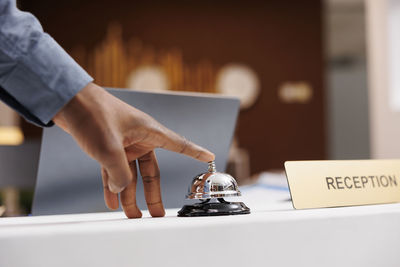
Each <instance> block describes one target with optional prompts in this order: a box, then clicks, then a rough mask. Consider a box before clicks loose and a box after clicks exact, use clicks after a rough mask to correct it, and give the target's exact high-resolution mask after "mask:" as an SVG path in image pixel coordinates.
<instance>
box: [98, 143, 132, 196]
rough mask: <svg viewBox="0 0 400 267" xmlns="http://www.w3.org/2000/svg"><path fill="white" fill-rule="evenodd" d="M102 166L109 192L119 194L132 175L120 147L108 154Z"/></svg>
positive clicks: (123, 151) (129, 181)
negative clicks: (106, 175) (106, 174)
mask: <svg viewBox="0 0 400 267" xmlns="http://www.w3.org/2000/svg"><path fill="white" fill-rule="evenodd" d="M102 165H103V167H104V168H105V169H106V171H107V173H108V176H109V177H108V187H109V189H110V191H111V192H113V193H120V192H121V191H122V190H124V189H125V187H127V186H128V184H130V183H131V181H132V173H131V170H130V168H129V163H128V159H127V157H126V154H125V150H124V149H123V148H122V146H121V148H119V149H116V150H114V151H113V152H111V153H108V157H107V160H106V161H105V163H103V164H102Z"/></svg>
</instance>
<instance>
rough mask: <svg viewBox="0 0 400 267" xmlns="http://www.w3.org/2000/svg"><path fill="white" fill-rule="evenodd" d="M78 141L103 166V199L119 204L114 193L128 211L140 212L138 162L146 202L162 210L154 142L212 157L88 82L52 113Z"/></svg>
mask: <svg viewBox="0 0 400 267" xmlns="http://www.w3.org/2000/svg"><path fill="white" fill-rule="evenodd" d="M54 122H55V123H56V124H57V125H58V126H60V127H61V128H63V129H64V130H65V131H66V132H68V133H69V134H71V135H72V136H73V137H74V139H75V140H76V142H77V143H78V144H79V146H80V147H81V148H82V149H83V150H84V151H85V152H86V153H87V154H89V155H90V156H91V157H92V158H94V159H95V160H97V161H98V162H99V163H100V165H101V166H102V178H103V186H104V200H105V202H106V205H107V206H108V208H110V209H112V210H114V209H118V206H119V203H118V193H121V204H122V207H123V209H124V212H125V214H126V216H128V217H129V218H140V217H141V216H142V213H141V211H140V210H139V209H138V207H137V205H136V181H137V169H136V162H137V163H138V164H139V170H140V173H141V175H142V177H143V184H144V193H145V198H146V203H147V207H148V208H149V211H150V214H151V215H152V216H154V217H160V216H164V215H165V211H164V206H163V203H162V200H161V188H160V171H159V168H158V164H157V159H156V155H155V153H154V149H155V148H164V149H167V150H171V151H174V152H177V153H182V154H185V155H187V156H190V157H192V158H195V159H197V160H200V161H204V162H208V161H212V160H214V158H215V156H214V154H213V153H211V152H210V151H208V150H206V149H204V148H202V147H200V146H198V145H195V144H193V143H191V142H189V141H187V140H186V139H185V138H183V137H181V136H179V135H178V134H176V133H175V132H173V131H171V130H169V129H167V128H166V127H164V126H163V125H161V124H160V123H158V122H157V121H156V120H154V119H153V118H152V117H150V116H149V115H147V114H146V113H144V112H142V111H140V110H138V109H136V108H134V107H132V106H130V105H128V104H126V103H125V102H123V101H121V100H119V99H118V98H116V97H114V96H112V95H110V94H109V93H108V92H106V91H105V90H104V89H102V88H101V87H99V86H97V85H95V84H93V83H90V84H88V85H87V86H86V87H85V88H84V89H82V91H80V92H79V93H78V94H77V95H76V96H75V97H74V98H73V99H72V100H71V101H70V102H69V103H68V104H67V105H66V106H65V107H64V108H63V109H62V110H61V111H60V112H59V113H58V114H57V115H56V116H55V117H54Z"/></svg>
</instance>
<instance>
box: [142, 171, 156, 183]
mask: <svg viewBox="0 0 400 267" xmlns="http://www.w3.org/2000/svg"><path fill="white" fill-rule="evenodd" d="M142 178H143V183H145V184H149V183H154V182H157V181H159V180H160V173H156V174H155V175H153V176H150V175H145V176H143V177H142Z"/></svg>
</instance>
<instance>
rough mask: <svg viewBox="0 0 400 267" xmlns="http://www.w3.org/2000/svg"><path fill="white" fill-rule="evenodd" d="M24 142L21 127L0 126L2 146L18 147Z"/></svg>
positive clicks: (0, 142)
mask: <svg viewBox="0 0 400 267" xmlns="http://www.w3.org/2000/svg"><path fill="white" fill-rule="evenodd" d="M22 142H24V135H23V133H22V131H21V129H20V128H19V127H16V126H0V145H6V146H17V145H20V144H22Z"/></svg>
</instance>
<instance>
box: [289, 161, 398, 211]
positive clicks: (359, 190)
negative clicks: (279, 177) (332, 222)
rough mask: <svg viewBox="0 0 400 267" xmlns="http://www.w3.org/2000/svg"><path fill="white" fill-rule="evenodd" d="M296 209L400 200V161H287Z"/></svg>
mask: <svg viewBox="0 0 400 267" xmlns="http://www.w3.org/2000/svg"><path fill="white" fill-rule="evenodd" d="M285 169H286V176H287V179H288V183H289V189H290V194H291V196H292V202H293V207H294V208H295V209H309V208H324V207H341V206H354V205H367V204H383V203H394V202H400V160H326V161H286V162H285Z"/></svg>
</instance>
